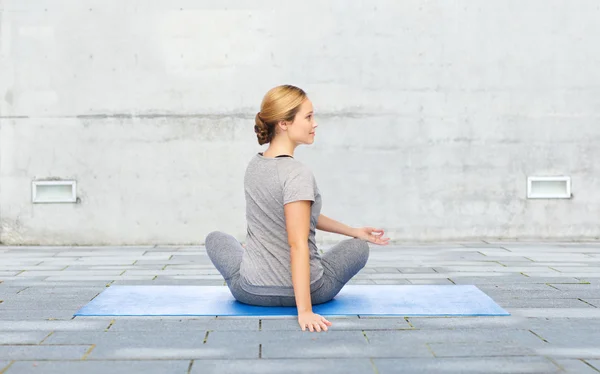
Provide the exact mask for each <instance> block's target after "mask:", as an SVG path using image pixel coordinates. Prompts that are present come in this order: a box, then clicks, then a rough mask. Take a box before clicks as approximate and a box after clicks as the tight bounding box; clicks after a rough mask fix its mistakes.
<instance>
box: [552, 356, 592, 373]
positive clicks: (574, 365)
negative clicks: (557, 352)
mask: <svg viewBox="0 0 600 374" xmlns="http://www.w3.org/2000/svg"><path fill="white" fill-rule="evenodd" d="M554 362H555V363H556V364H557V365H558V366H559V367H561V368H563V369H564V371H565V373H572V374H598V371H596V370H595V369H593V368H592V367H590V366H589V365H588V364H586V363H585V362H583V360H576V359H565V358H561V359H554Z"/></svg>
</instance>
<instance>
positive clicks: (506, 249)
mask: <svg viewBox="0 0 600 374" xmlns="http://www.w3.org/2000/svg"><path fill="white" fill-rule="evenodd" d="M499 248H502V249H504V250H505V251H508V252H511V253H512V251H511V250H510V249H508V248H506V247H499Z"/></svg>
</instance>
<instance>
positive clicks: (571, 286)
mask: <svg viewBox="0 0 600 374" xmlns="http://www.w3.org/2000/svg"><path fill="white" fill-rule="evenodd" d="M550 285H551V286H552V287H555V288H558V289H559V290H564V291H595V292H598V294H599V295H600V283H597V284H585V283H568V284H564V283H551V284H550Z"/></svg>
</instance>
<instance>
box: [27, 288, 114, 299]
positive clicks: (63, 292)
mask: <svg viewBox="0 0 600 374" xmlns="http://www.w3.org/2000/svg"><path fill="white" fill-rule="evenodd" d="M105 289H106V287H105V286H95V287H72V286H63V287H60V286H50V287H29V288H25V289H23V291H21V292H20V293H19V295H20V296H30V297H40V296H46V297H65V296H70V297H72V298H75V297H88V296H91V297H94V296H95V295H97V294H98V293H100V292H102V291H104V290H105Z"/></svg>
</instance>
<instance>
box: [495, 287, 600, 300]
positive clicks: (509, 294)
mask: <svg viewBox="0 0 600 374" xmlns="http://www.w3.org/2000/svg"><path fill="white" fill-rule="evenodd" d="M484 292H485V293H486V294H487V295H488V296H490V297H492V298H493V299H496V298H497V299H502V300H506V299H512V298H520V299H524V298H531V299H579V298H585V297H595V296H597V295H598V293H597V292H596V291H576V290H573V291H571V290H569V291H561V290H553V289H552V288H549V289H548V291H541V290H540V291H528V290H507V291H505V290H492V289H489V288H488V289H486V290H485V291H484Z"/></svg>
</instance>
